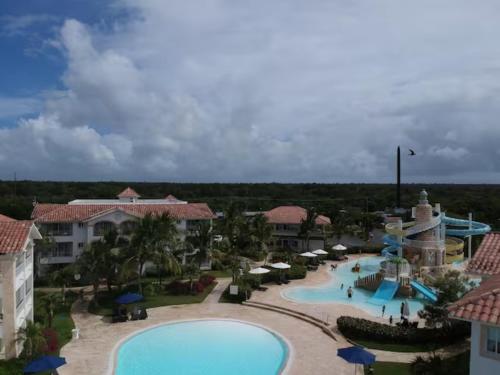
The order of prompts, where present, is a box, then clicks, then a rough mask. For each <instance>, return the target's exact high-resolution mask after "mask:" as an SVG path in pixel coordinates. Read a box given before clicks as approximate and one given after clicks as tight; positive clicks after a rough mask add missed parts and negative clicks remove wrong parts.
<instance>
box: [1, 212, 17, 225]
mask: <svg viewBox="0 0 500 375" xmlns="http://www.w3.org/2000/svg"><path fill="white" fill-rule="evenodd" d="M9 221H16V219H13V218H11V217H8V216H5V215H2V214H0V223H5V222H9Z"/></svg>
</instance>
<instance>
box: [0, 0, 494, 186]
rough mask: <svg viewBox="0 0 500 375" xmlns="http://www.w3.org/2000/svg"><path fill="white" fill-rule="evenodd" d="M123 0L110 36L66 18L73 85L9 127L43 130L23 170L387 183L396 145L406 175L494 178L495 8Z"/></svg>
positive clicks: (15, 140)
mask: <svg viewBox="0 0 500 375" xmlns="http://www.w3.org/2000/svg"><path fill="white" fill-rule="evenodd" d="M117 6H122V7H130V8H132V9H133V12H134V13H135V15H136V17H133V18H128V19H127V21H126V22H127V23H124V24H120V25H117V27H116V28H115V29H114V31H113V32H109V31H106V32H105V31H102V30H100V29H99V28H92V27H91V26H89V25H84V24H82V23H80V22H78V21H77V20H67V21H66V22H65V23H64V25H63V27H62V29H61V36H60V40H59V43H60V46H61V48H62V50H63V51H64V53H65V56H66V58H67V69H66V72H65V74H64V76H63V77H62V79H63V82H64V85H65V87H66V89H65V90H63V91H61V92H57V93H53V94H52V95H50V96H49V97H48V99H47V101H46V103H45V107H44V109H43V111H42V114H41V115H40V117H39V118H38V119H31V120H26V121H23V122H22V123H21V124H19V126H18V127H17V128H13V129H4V130H2V131H1V133H0V134H1V136H0V137H3V138H0V140H1V141H2V142H4V141H5V142H6V141H7V140H8V142H10V143H11V144H12V145H16V144H19V143H22V142H26V140H25V139H24V137H26V136H31V137H33V138H35V136H36V138H35V139H30V142H28V144H32V148H31V150H30V152H28V153H26V154H24V155H21V154H19V157H20V158H22V159H23V160H22V161H19V162H18V163H19V164H20V165H19V166H16V168H17V169H18V170H22V171H23V172H24V173H25V174H26V177H29V178H47V174H50V175H53V176H56V177H59V178H75V177H74V173H75V172H74V168H73V169H71V168H69V167H68V166H69V165H71V166H72V165H76V164H78V163H79V164H80V165H81V167H80V168H79V170H78V173H79V178H84V179H119V178H132V179H140V180H142V179H155V180H158V179H161V180H185V181H186V180H187V181H215V180H224V181H320V182H323V181H366V182H369V181H387V180H390V179H392V178H393V164H394V159H393V157H394V151H395V148H396V146H397V145H398V144H401V145H403V146H404V147H411V148H414V149H415V150H416V151H417V157H415V158H413V159H412V162H411V164H407V167H406V169H405V178H407V179H408V180H414V181H416V180H421V179H423V178H425V179H427V180H431V181H450V182H454V181H455V179H456V178H463V176H471V177H470V178H472V179H474V181H476V180H478V181H479V180H481V178H483V179H484V180H487V179H488V176H491V175H493V174H494V173H500V166H498V165H496V163H493V162H491V161H487V162H484V161H482V162H481V163H478V162H477V159H478V158H481V160H488V159H489V157H491V156H492V155H495V156H496V153H497V150H498V146H497V144H496V143H495V142H494V139H498V137H499V136H500V127H498V126H496V119H497V118H498V117H499V114H500V113H499V112H500V106H499V104H500V103H499V99H498V98H499V96H498V93H499V92H500V83H499V82H500V80H499V79H498V78H500V77H499V76H500V73H499V72H500V70H499V67H500V47H499V46H498V44H497V43H496V42H495V40H494V39H493V38H490V37H488V36H491V35H495V34H497V33H498V32H500V25H499V24H498V22H497V20H496V18H495V17H494V14H496V11H498V10H500V9H499V8H500V5H498V3H497V2H493V1H484V2H481V4H477V3H474V4H473V3H471V2H468V1H465V0H464V1H458V2H457V1H451V0H450V1H445V2H443V3H439V4H436V3H435V2H431V1H424V3H422V2H420V3H418V4H414V5H412V4H408V3H405V4H403V3H398V2H390V1H380V2H377V3H370V2H365V1H355V2H351V3H349V4H346V3H345V2H341V1H321V0H317V1H313V2H298V1H297V2H294V1H284V0H283V1H273V2H269V1H254V2H234V1H227V0H211V1H208V2H202V3H201V2H186V1H174V0H172V1H169V2H164V1H159V0H157V1H153V0H144V1H141V2H136V1H122V2H118V5H117ZM450 7H453V9H454V12H450V11H449V9H450ZM422 20H424V21H425V22H424V21H422ZM35 129H38V130H37V131H36V132H35ZM63 139H67V140H68V141H67V142H63ZM42 145H43V147H42ZM48 145H50V147H49V146H48ZM39 154H40V155H39ZM2 155H3V157H4V159H3V160H4V161H3V162H2V161H1V160H2V159H1V157H2ZM5 155H6V154H5V151H3V150H0V167H2V168H5V167H9V168H11V167H13V166H11V165H9V164H8V162H7V161H6V160H7V159H5ZM458 159H460V160H458ZM11 160H12V159H11ZM47 160H50V162H51V164H50V165H51V166H52V167H51V170H50V171H49V172H47V167H46V166H47ZM10 163H12V162H11V161H10ZM28 166H30V167H28ZM31 166H33V167H31ZM478 176H479V177H478ZM481 176H483V177H481ZM462 182H463V181H462Z"/></svg>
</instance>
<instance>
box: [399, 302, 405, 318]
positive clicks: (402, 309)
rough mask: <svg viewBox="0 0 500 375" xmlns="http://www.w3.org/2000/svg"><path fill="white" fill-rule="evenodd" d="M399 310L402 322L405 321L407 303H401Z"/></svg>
mask: <svg viewBox="0 0 500 375" xmlns="http://www.w3.org/2000/svg"><path fill="white" fill-rule="evenodd" d="M399 310H400V312H401V320H403V318H404V315H403V313H404V311H405V303H404V302H401V308H400V309H399Z"/></svg>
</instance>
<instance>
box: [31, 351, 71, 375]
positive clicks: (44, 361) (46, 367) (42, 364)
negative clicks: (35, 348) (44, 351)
mask: <svg viewBox="0 0 500 375" xmlns="http://www.w3.org/2000/svg"><path fill="white" fill-rule="evenodd" d="M65 364H66V359H64V358H62V357H55V356H52V355H42V356H41V357H39V358H37V359H35V360H34V361H32V362H30V363H29V364H28V365H27V366H26V367H25V368H24V370H23V371H24V373H32V372H42V371H50V370H54V369H56V368H58V367H61V366H62V365H65Z"/></svg>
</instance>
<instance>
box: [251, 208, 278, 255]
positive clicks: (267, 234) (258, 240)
mask: <svg viewBox="0 0 500 375" xmlns="http://www.w3.org/2000/svg"><path fill="white" fill-rule="evenodd" d="M251 231H252V239H253V242H254V243H255V246H256V248H257V250H258V251H259V252H260V253H264V255H265V258H264V262H266V261H267V253H268V250H269V248H268V243H269V241H270V240H271V237H272V234H273V228H272V227H271V225H269V223H268V222H267V218H266V217H265V216H264V215H262V214H259V215H257V216H255V217H254V218H253V220H252V230H251Z"/></svg>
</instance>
